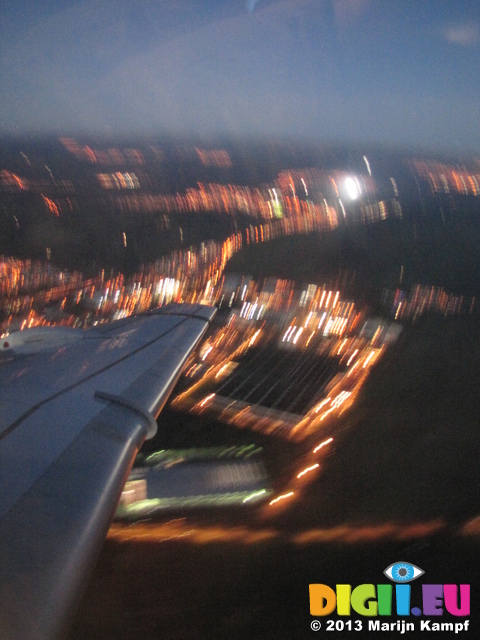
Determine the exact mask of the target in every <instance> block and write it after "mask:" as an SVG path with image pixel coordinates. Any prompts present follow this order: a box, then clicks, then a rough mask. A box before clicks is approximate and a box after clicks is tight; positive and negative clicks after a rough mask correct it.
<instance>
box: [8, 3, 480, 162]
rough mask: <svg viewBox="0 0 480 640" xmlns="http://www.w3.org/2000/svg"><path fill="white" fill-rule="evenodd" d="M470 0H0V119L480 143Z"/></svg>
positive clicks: (28, 124) (476, 38)
mask: <svg viewBox="0 0 480 640" xmlns="http://www.w3.org/2000/svg"><path fill="white" fill-rule="evenodd" d="M479 63H480V3H477V2H476V1H473V0H257V1H255V0H247V1H245V0H238V1H237V0H223V1H219V0H217V1H215V0H213V1H212V0H208V1H207V0H203V1H200V0H137V1H134V2H131V1H130V2H128V1H127V0H111V1H108V2H107V1H105V2H98V0H78V1H76V2H74V1H68V0H63V1H60V0H43V1H42V2H38V3H34V2H31V1H27V0H16V1H15V2H13V1H11V2H10V1H9V2H7V1H5V0H0V87H1V92H0V133H69V134H76V133H92V134H94V133H101V134H135V133H142V134H154V135H158V134H162V133H178V134H201V135H209V134H220V135H222V134H228V135H233V136H251V135H257V134H258V135H268V136H275V137H280V138H281V137H285V136H288V137H290V138H292V137H293V138H296V137H298V138H303V139H304V138H308V139H312V138H314V139H318V140H330V141H340V142H345V141H353V142H359V141H371V142H376V141H379V142H384V143H389V144H395V145H398V144H401V145H412V144H416V145H420V146H424V147H430V148H432V147H440V148H446V149H452V150H455V151H457V150H469V151H474V152H479V153H480V73H479V68H480V65H479Z"/></svg>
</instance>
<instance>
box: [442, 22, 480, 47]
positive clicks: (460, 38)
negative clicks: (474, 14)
mask: <svg viewBox="0 0 480 640" xmlns="http://www.w3.org/2000/svg"><path fill="white" fill-rule="evenodd" d="M444 35H445V38H446V40H447V42H450V44H458V45H460V46H461V47H474V46H475V45H477V44H479V43H480V25H479V24H478V23H476V22H468V23H465V24H458V25H455V26H451V27H449V28H447V29H446V30H445V34H444Z"/></svg>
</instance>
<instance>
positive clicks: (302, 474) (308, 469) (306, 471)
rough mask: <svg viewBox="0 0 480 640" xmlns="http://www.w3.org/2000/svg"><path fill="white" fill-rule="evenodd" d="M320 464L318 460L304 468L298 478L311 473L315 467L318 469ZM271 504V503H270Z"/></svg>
mask: <svg viewBox="0 0 480 640" xmlns="http://www.w3.org/2000/svg"><path fill="white" fill-rule="evenodd" d="M319 466H320V465H319V464H318V462H317V463H316V464H313V465H312V466H311V467H307V468H306V469H304V470H303V471H300V473H299V474H298V475H297V478H302V477H303V476H304V475H306V474H307V473H310V472H311V471H314V470H315V469H318V467H319ZM270 504H271V503H270Z"/></svg>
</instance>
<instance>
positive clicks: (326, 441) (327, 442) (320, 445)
mask: <svg viewBox="0 0 480 640" xmlns="http://www.w3.org/2000/svg"><path fill="white" fill-rule="evenodd" d="M330 442H333V438H328V440H324V441H323V442H321V443H320V444H319V445H318V446H317V447H315V449H314V450H313V453H317V452H318V451H320V449H323V447H326V446H327V444H330Z"/></svg>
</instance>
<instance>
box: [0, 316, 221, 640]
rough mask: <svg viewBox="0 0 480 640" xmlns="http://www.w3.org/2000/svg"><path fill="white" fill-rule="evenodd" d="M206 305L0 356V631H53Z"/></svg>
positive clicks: (200, 329)
mask: <svg viewBox="0 0 480 640" xmlns="http://www.w3.org/2000/svg"><path fill="white" fill-rule="evenodd" d="M214 312H215V310H214V309H212V308H210V307H206V306H201V305H176V306H172V307H166V308H164V309H162V310H159V311H156V312H153V313H149V314H145V315H142V316H137V317H133V318H128V319H126V320H121V321H118V322H113V323H111V324H107V325H102V326H99V327H96V328H94V329H90V330H88V331H85V332H82V334H81V337H80V338H79V339H76V340H68V341H67V343H65V344H62V345H58V344H56V343H55V341H53V343H52V344H53V346H50V347H49V346H48V345H47V346H46V348H44V349H40V350H39V351H37V352H35V353H33V354H29V355H21V356H19V357H15V354H14V351H15V349H12V354H13V357H12V359H11V361H8V360H7V361H5V360H3V361H2V362H1V363H0V637H1V638H2V640H4V639H5V640H10V639H18V640H20V639H21V640H29V639H30V638H32V639H33V638H35V639H39V640H40V639H43V638H48V639H49V640H50V639H51V638H55V637H58V635H59V634H61V633H62V631H64V629H65V626H66V624H67V622H68V619H69V617H70V615H71V612H72V609H73V608H74V606H75V603H76V602H77V600H78V598H79V595H81V593H82V590H83V588H84V586H85V584H86V581H87V580H88V577H89V575H90V571H91V569H92V567H93V566H94V563H95V560H96V558H97V555H98V553H99V551H100V549H101V545H102V543H103V541H104V539H105V535H106V533H107V530H108V527H109V524H110V521H111V519H112V517H113V513H114V511H115V507H116V504H117V501H118V498H119V496H120V493H121V490H122V488H123V485H124V483H125V480H126V478H127V476H128V473H129V471H130V468H131V465H132V464H133V460H134V458H135V455H136V453H137V451H138V449H139V448H140V446H141V444H142V443H143V441H144V439H145V438H146V437H147V436H152V435H153V434H154V432H155V430H156V418H157V416H158V414H159V413H160V411H161V409H162V408H163V405H164V403H165V402H166V400H167V398H168V396H169V394H170V393H171V391H172V389H173V387H174V385H175V383H176V381H177V380H178V377H179V376H180V373H181V371H182V368H183V366H184V364H185V362H186V359H187V358H188V355H189V354H190V352H191V351H192V349H194V348H195V346H196V345H197V344H198V342H199V340H200V338H201V337H202V335H203V334H204V332H205V330H206V328H207V326H208V324H209V322H210V321H211V320H212V318H213V315H214Z"/></svg>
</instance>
